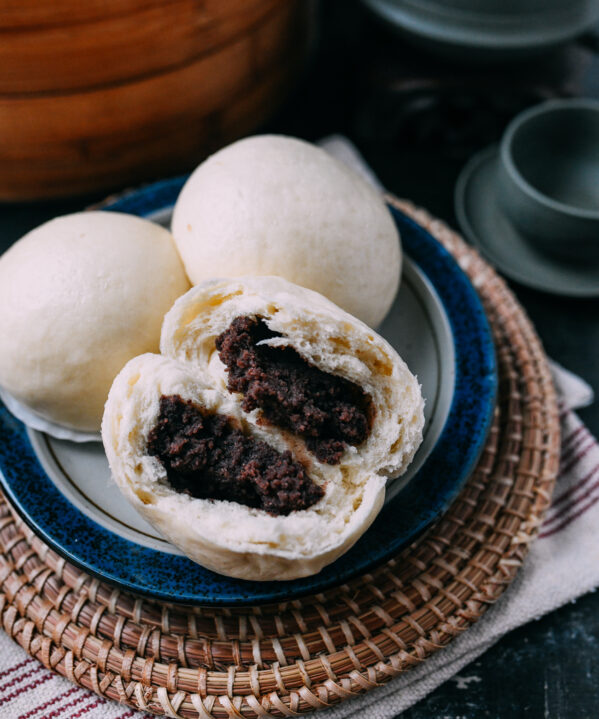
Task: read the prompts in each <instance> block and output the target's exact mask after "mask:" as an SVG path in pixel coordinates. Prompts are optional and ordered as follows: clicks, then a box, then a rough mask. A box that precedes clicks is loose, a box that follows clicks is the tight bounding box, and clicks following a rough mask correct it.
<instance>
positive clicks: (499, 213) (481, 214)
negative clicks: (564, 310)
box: [455, 146, 599, 297]
mask: <svg viewBox="0 0 599 719" xmlns="http://www.w3.org/2000/svg"><path fill="white" fill-rule="evenodd" d="M498 158H499V148H498V147H497V146H493V147H489V148H487V149H486V150H483V151H482V152H479V153H478V154H477V155H475V156H474V157H473V158H472V159H471V160H470V161H469V162H468V164H467V165H466V166H465V167H464V169H463V170H462V172H461V173H460V176H459V178H458V182H457V185H456V189H455V212H456V216H457V219H458V223H459V225H460V228H461V230H462V232H463V233H464V235H465V237H466V239H467V240H468V241H469V242H470V243H471V244H473V245H474V246H475V247H476V248H477V249H478V250H479V251H480V252H481V254H482V255H484V256H485V257H486V258H487V259H488V260H489V261H490V262H491V263H492V264H493V265H494V266H495V267H497V268H498V269H499V270H501V272H503V273H504V274H505V275H507V276H508V277H511V278H512V279H514V280H516V281H517V282H520V283H521V284H523V285H527V286H528V287H533V288H534V289H537V290H543V291H545V292H550V293H552V294H556V295H566V296H568V297H599V263H593V262H588V263H585V262H581V263H575V262H566V261H564V260H560V259H557V258H554V257H551V256H549V255H546V254H544V253H542V252H539V251H538V250H536V249H535V248H534V247H533V246H532V245H530V244H529V243H528V242H527V241H526V239H525V238H524V237H523V236H522V235H521V234H520V233H519V232H518V230H517V229H516V228H515V227H514V226H513V224H512V223H511V222H510V220H509V219H508V218H507V217H506V215H505V214H504V213H503V210H502V209H501V208H500V206H499V204H498V202H497V197H496V181H495V180H496V172H497V163H498Z"/></svg>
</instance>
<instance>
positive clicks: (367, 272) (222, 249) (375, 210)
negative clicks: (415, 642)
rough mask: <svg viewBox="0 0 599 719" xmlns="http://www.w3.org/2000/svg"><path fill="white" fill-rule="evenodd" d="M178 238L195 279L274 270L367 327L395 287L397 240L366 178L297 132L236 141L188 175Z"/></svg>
mask: <svg viewBox="0 0 599 719" xmlns="http://www.w3.org/2000/svg"><path fill="white" fill-rule="evenodd" d="M172 231H173V236H174V238H175V242H176V243H177V247H178V249H179V253H180V254H181V257H182V259H183V264H184V265H185V269H186V271H187V274H188V275H189V277H190V279H191V281H192V283H193V284H194V285H195V284H198V283H200V282H202V281H203V280H206V279H210V278H211V277H238V276H241V275H278V276H280V277H284V278H285V279H287V280H290V281H291V282H294V283H296V284H298V285H301V286H303V287H307V288H309V289H312V290H316V291H317V292H320V293H321V294H323V295H325V296H326V297H328V298H329V299H330V300H332V301H333V302H335V303H336V304H337V305H339V306H340V307H342V308H343V309H344V310H346V311H347V312H349V313H350V314H353V315H355V316H356V317H358V318H359V319H361V320H362V321H363V322H365V323H366V324H368V325H370V326H371V327H377V326H378V325H379V324H380V323H381V322H382V320H383V318H384V316H385V315H386V313H387V311H388V310H389V308H390V306H391V304H392V302H393V299H394V297H395V295H396V293H397V289H398V286H399V277H400V270H401V246H400V242H399V236H398V232H397V229H396V227H395V224H394V222H393V219H392V218H391V215H390V214H389V211H388V210H387V208H386V207H385V204H384V203H383V200H382V199H381V197H380V196H379V195H378V194H377V193H376V191H375V190H374V189H372V188H371V187H370V185H369V184H368V183H367V182H366V181H365V180H363V179H362V178H361V177H359V176H358V175H356V174H355V173H354V172H352V171H351V170H350V169H348V168H347V167H346V166H345V165H343V164H341V163H340V162H338V161H337V160H335V159H333V158H332V157H330V156H329V155H328V154H327V153H326V152H324V150H321V149H319V148H317V147H315V146H314V145H312V144H310V143H307V142H304V141H302V140H297V139H294V138H291V137H283V136H276V135H263V136H256V137H250V138H246V139H244V140H240V141H239V142H236V143H234V144H232V145H229V146H228V147H225V148H224V149H222V150H220V151H219V152H217V153H216V154H214V155H212V156H211V157H210V158H208V159H207V160H206V161H205V162H204V163H202V164H201V165H200V166H199V167H198V168H197V169H196V170H195V172H194V173H193V174H192V175H191V177H190V178H189V180H188V181H187V183H186V184H185V186H184V188H183V190H182V192H181V194H180V195H179V199H178V200H177V204H176V205H175V211H174V216H173V224H172Z"/></svg>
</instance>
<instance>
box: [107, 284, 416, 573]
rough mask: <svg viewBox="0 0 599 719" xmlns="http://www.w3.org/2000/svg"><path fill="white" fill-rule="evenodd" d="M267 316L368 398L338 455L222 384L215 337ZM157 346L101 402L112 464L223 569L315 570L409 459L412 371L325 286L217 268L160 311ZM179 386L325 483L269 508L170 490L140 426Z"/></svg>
mask: <svg viewBox="0 0 599 719" xmlns="http://www.w3.org/2000/svg"><path fill="white" fill-rule="evenodd" d="M243 315H250V316H259V317H262V318H264V320H265V321H266V323H267V325H268V326H269V327H270V328H271V329H272V330H274V331H276V332H280V333H282V334H283V335H284V337H278V338H273V339H270V340H267V342H268V343H269V344H272V345H277V344H284V345H291V346H292V347H294V348H295V349H296V351H297V352H299V354H300V355H302V356H303V357H304V358H305V359H307V360H308V361H310V362H311V363H313V364H314V365H316V366H317V367H319V368H320V369H322V370H324V371H326V372H329V373H332V374H336V375H340V376H343V377H345V378H347V379H349V380H351V381H353V382H356V383H357V384H359V385H360V386H361V387H362V388H363V389H364V391H366V392H367V393H368V394H369V395H370V397H371V399H372V401H373V403H374V407H375V415H374V419H373V425H372V431H371V433H370V435H369V437H368V439H367V440H366V441H365V442H363V443H362V444H361V445H359V446H358V447H352V446H348V447H347V448H346V450H345V452H344V455H343V457H342V459H341V463H340V464H337V465H328V464H324V463H321V462H319V461H318V460H317V459H316V458H315V457H314V456H313V455H312V454H311V453H310V452H308V451H307V449H306V447H305V444H304V442H303V440H301V439H299V438H297V437H293V436H292V435H291V434H290V433H288V432H285V431H284V430H280V429H278V428H276V427H272V426H267V425H264V424H260V423H259V422H258V419H259V415H260V412H259V410H254V411H252V412H250V413H246V412H244V411H243V410H242V409H241V400H242V397H241V395H238V394H232V393H230V392H229V391H228V390H227V388H226V381H227V375H226V370H225V367H224V365H223V364H222V362H221V361H220V359H219V356H218V352H217V350H216V348H215V339H216V337H217V336H218V335H219V334H220V333H221V332H222V331H223V330H225V329H227V328H228V327H229V325H230V323H231V321H232V320H233V319H234V318H235V317H238V316H243ZM161 351H162V355H143V356H141V357H137V358H135V359H133V360H131V362H129V363H128V364H127V365H126V367H125V368H124V369H123V370H122V372H121V373H120V374H119V376H118V377H117V378H116V380H115V382H114V384H113V386H112V388H111V390H110V394H109V397H108V401H107V403H106V409H105V413H104V420H103V423H102V438H103V441H104V447H105V450H106V454H107V456H108V461H109V463H110V467H111V470H112V475H113V477H114V479H115V481H116V482H117V484H118V485H119V487H120V488H121V490H122V491H123V493H124V494H125V496H126V497H127V498H128V499H129V501H130V502H131V503H132V504H133V506H134V507H135V508H136V509H137V510H138V511H139V512H140V513H141V514H142V515H143V516H144V517H145V518H146V519H147V520H148V521H149V522H151V523H152V524H153V525H154V526H155V527H156V528H157V529H158V530H159V531H160V532H161V533H162V534H163V535H164V536H165V537H167V539H169V540H170V541H171V542H172V543H173V544H175V545H177V546H178V547H179V548H180V549H181V550H182V551H183V552H185V554H186V555H187V556H188V557H190V558H191V559H193V560H194V561H195V562H198V563H199V564H202V565H203V566H205V567H208V568H209V569H212V570H214V571H216V572H220V573H221V574H227V575H229V576H234V577H239V578H242V579H255V580H282V579H294V578H296V577H302V576H307V575H310V574H315V573H316V572H318V571H320V569H322V567H324V566H326V565H327V564H329V563H330V562H332V561H333V560H335V559H336V558H337V557H339V556H340V555H341V554H343V553H344V552H346V551H347V550H348V549H349V548H350V547H351V546H352V545H353V544H354V542H355V541H356V540H357V539H358V538H359V537H360V536H361V535H362V534H363V533H364V532H365V531H366V529H367V528H368V527H369V526H370V524H371V523H372V521H373V520H374V518H375V517H376V515H377V513H378V512H379V510H380V508H381V506H382V504H383V499H384V492H385V485H386V482H387V479H388V478H389V477H396V476H397V475H399V474H401V473H402V472H404V471H405V469H406V468H407V466H408V464H409V463H410V461H411V460H412V458H413V456H414V454H415V452H416V450H417V449H418V446H419V445H420V442H421V440H422V427H423V422H424V419H423V400H422V396H421V393H420V387H419V385H418V382H417V380H416V378H415V377H414V376H413V375H412V374H411V373H410V371H409V369H408V368H407V366H406V364H405V363H404V362H403V360H402V359H401V358H400V357H399V356H398V355H397V353H396V352H395V350H394V349H393V348H392V347H391V346H390V345H389V344H388V343H387V342H386V341H385V340H384V339H382V338H381V337H379V336H378V335H377V334H376V333H375V332H374V331H373V330H371V329H370V328H369V327H367V326H366V325H365V324H363V323H362V322H360V321H359V320H357V319H355V318H354V317H351V316H350V315H348V314H347V313H345V312H343V311H342V310H341V309H339V308H338V307H336V306H335V305H334V304H332V303H331V302H329V301H328V300H327V299H325V298H324V297H322V296H321V295H318V294H316V293H315V292H312V291H310V290H306V289H304V288H301V287H298V286H296V285H292V284H291V283H289V282H286V281H285V280H282V279H280V278H278V277H244V278H239V279H232V280H213V281H208V282H206V283H203V284H201V285H199V286H197V287H194V288H193V289H191V290H190V291H189V292H188V293H187V294H185V295H184V296H183V297H181V298H180V299H179V300H177V302H176V303H175V305H174V306H173V308H172V309H171V310H170V312H169V313H168V315H167V316H166V317H165V321H164V325H163V330H162V338H161ZM163 394H164V395H169V394H178V395H180V396H182V397H183V398H184V399H186V400H188V399H189V400H192V401H193V402H195V403H196V404H198V405H199V406H200V407H202V408H204V409H206V410H208V411H211V412H212V411H216V412H220V413H222V414H224V415H226V416H229V417H233V418H234V419H235V420H236V421H237V422H238V423H239V424H240V425H241V426H242V427H243V428H244V430H245V432H246V433H247V434H250V435H252V436H254V437H256V438H259V439H262V440H264V441H266V442H267V443H268V444H270V445H271V446H272V447H274V448H275V449H277V450H279V451H284V450H285V449H290V450H291V451H292V453H293V455H294V458H295V459H296V460H299V461H301V462H302V463H303V464H304V466H305V467H306V470H307V472H308V474H309V475H310V477H311V478H312V479H313V480H314V481H315V482H316V483H317V484H319V485H320V486H322V487H323V488H324V490H325V494H324V497H323V498H322V499H320V500H319V501H318V502H316V503H315V504H314V505H312V506H311V507H309V508H308V509H304V510H301V511H294V512H291V513H290V514H289V515H287V516H272V515H270V514H268V513H267V512H265V511H263V510H259V509H252V508H248V507H246V506H243V505H241V504H238V503H236V502H229V501H224V500H206V499H195V498H192V497H190V496H188V495H186V494H183V493H178V492H176V491H174V490H173V489H172V488H171V486H170V485H169V483H168V479H167V476H166V471H165V469H164V467H163V466H162V464H161V463H160V461H159V460H158V459H156V458H155V457H150V456H149V455H148V454H147V438H148V434H149V432H150V430H151V429H152V428H153V427H154V426H155V424H156V420H157V417H158V414H159V403H160V396H161V395H163Z"/></svg>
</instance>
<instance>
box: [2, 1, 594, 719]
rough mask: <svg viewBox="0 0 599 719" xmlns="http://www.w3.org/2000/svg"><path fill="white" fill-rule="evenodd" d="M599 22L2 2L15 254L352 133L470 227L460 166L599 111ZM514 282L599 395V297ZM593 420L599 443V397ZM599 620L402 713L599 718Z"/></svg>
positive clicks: (527, 642) (556, 619) (520, 644)
mask: <svg viewBox="0 0 599 719" xmlns="http://www.w3.org/2000/svg"><path fill="white" fill-rule="evenodd" d="M597 10H598V8H597V3H596V2H592V1H590V0H570V2H563V1H562V0H520V2H518V1H516V0H484V1H480V0H478V1H477V0H451V1H450V0H445V2H442V1H441V0H439V1H437V2H435V1H434V0H421V1H420V2H419V1H418V0H364V2H358V1H357V0H356V1H348V0H326V1H323V2H321V3H317V2H314V1H313V0H220V1H219V0H203V2H196V1H195V0H118V1H117V0H112V1H111V2H109V1H108V0H86V2H85V3H78V2H75V0H70V2H69V1H67V0H55V1H54V2H45V3H43V2H39V1H38V0H0V200H2V203H1V204H0V250H4V249H6V248H7V247H8V246H9V245H10V244H11V243H12V242H14V241H15V240H16V239H18V238H19V237H20V236H21V235H23V234H24V233H25V232H27V231H28V230H30V229H31V228H33V227H34V226H36V225H38V224H40V223H41V222H43V221H45V220H47V219H49V218H51V217H54V216H56V215H59V214H64V213H66V212H72V211H75V210H78V209H81V208H82V207H84V206H86V205H88V204H90V203H94V202H97V201H99V200H101V199H102V198H103V197H104V196H106V194H107V193H109V192H110V193H114V192H119V191H122V190H124V189H125V188H127V187H131V186H134V185H137V184H139V183H142V182H149V181H152V180H157V179H160V178H162V177H166V176H169V175H173V174H178V173H183V172H187V171H190V170H192V169H193V168H194V167H195V166H196V165H197V164H198V162H199V161H200V160H201V159H202V158H203V157H205V156H206V155H207V154H208V153H210V152H211V151H213V150H215V149H217V148H218V147H221V146H223V145H224V144H227V143H228V142H230V141H231V140H233V139H235V138H236V137H240V136H243V135H246V134H249V133H254V132H277V133H285V134H290V135H296V136H298V137H302V138H305V139H308V140H318V139H320V138H321V137H323V136H326V135H329V134H332V133H342V134H345V135H347V136H348V137H349V138H350V139H351V140H352V141H353V142H354V143H355V144H356V146H357V147H358V149H359V150H360V151H361V152H362V154H363V155H364V157H365V159H366V160H367V162H368V163H369V164H370V165H371V167H372V168H373V170H374V172H375V173H376V174H377V175H378V177H379V178H380V180H381V182H382V183H383V184H384V186H385V187H386V188H387V189H388V190H389V191H390V192H392V193H394V194H396V195H398V196H400V197H405V198H408V199H410V200H412V201H413V202H415V203H416V204H418V205H421V206H422V207H425V208H426V209H427V210H429V212H431V213H432V214H434V215H436V216H437V217H439V218H441V219H442V220H444V221H446V222H448V223H449V224H450V225H451V226H452V227H454V228H455V229H458V225H457V221H456V217H455V213H454V188H455V184H456V180H457V178H458V175H459V173H460V171H461V170H462V168H463V167H464V165H465V163H466V162H467V161H468V159H469V158H471V157H472V156H473V155H474V154H475V153H476V152H478V151H479V150H481V149H483V148H485V147H487V146H488V145H490V144H492V143H496V142H498V141H499V140H500V138H501V135H502V133H503V131H504V129H505V127H506V125H507V124H508V123H509V121H510V120H511V119H512V118H513V117H514V116H515V115H516V114H518V113H519V112H520V111H521V110H523V109H524V108H526V107H529V106H532V105H534V104H537V103H539V102H541V101H543V100H547V99H552V98H563V97H590V98H597V99H599V23H598V22H597ZM597 182H598V183H599V178H598V179H597ZM510 284H511V287H512V289H513V290H514V291H515V293H516V294H517V296H518V298H519V300H520V301H521V303H522V304H523V305H524V307H525V308H526V310H527V311H528V313H529V314H530V316H531V318H532V320H533V322H534V323H535V325H536V327H537V330H538V332H539V334H540V336H541V338H542V340H543V343H544V345H545V348H546V350H547V352H548V354H549V355H550V356H551V357H552V358H554V359H556V360H557V361H559V362H560V363H561V364H563V365H564V366H566V367H567V368H568V369H570V370H572V371H574V372H576V373H577V374H579V375H581V376H582V377H583V378H584V379H586V380H587V381H588V382H589V383H590V384H591V385H592V386H593V388H594V389H595V392H597V391H598V390H599V362H598V361H597V357H598V355H599V311H598V310H599V299H597V298H586V299H575V298H570V297H564V296H555V295H553V294H551V293H550V292H538V291H536V290H533V289H529V288H527V287H524V286H522V285H520V284H518V283H515V282H511V283H510ZM580 416H581V417H582V419H583V420H584V421H585V422H586V423H587V425H588V426H589V428H590V429H591V431H592V432H593V433H594V434H595V435H596V436H597V435H599V410H598V408H597V403H595V404H594V405H593V406H591V407H588V408H586V409H583V410H581V411H580ZM598 610H599V598H597V597H596V596H594V595H591V596H587V597H584V598H583V599H581V600H579V601H578V602H577V603H576V604H575V605H573V606H569V607H565V608H563V609H561V610H559V611H557V612H554V613H553V614H551V615H549V616H548V617H546V618H544V619H543V620H541V621H540V622H538V623H536V624H533V625H529V626H527V627H524V628H522V629H520V630H518V631H516V632H514V633H513V634H511V635H509V636H508V637H506V638H504V639H503V640H502V641H501V642H500V643H499V644H498V645H497V646H495V647H494V648H493V649H491V650H490V651H489V652H487V653H486V654H485V655H484V656H483V657H482V659H481V660H479V661H477V662H476V663H475V664H474V665H472V666H470V667H468V668H467V669H466V670H465V672H464V676H463V677H461V678H460V677H458V678H457V680H452V681H450V682H448V683H447V684H446V685H444V686H442V687H441V688H439V689H438V690H436V691H435V692H434V693H433V694H431V695H430V696H429V697H427V698H426V699H424V700H423V701H421V702H420V703H419V704H418V705H416V706H415V707H413V708H412V709H410V710H409V711H407V712H406V713H405V714H404V715H403V716H404V717H406V719H421V718H424V717H431V716H439V717H441V716H443V717H447V718H448V719H457V718H458V717H507V716H523V715H524V714H526V715H527V716H531V717H536V716H539V717H540V716H544V717H568V718H570V717H572V718H574V717H576V719H578V718H579V717H593V716H599V652H598V651H597V646H598V644H599V611H598ZM468 677H469V678H470V680H469V681H466V679H468ZM460 679H462V681H460Z"/></svg>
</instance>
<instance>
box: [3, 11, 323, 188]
mask: <svg viewBox="0 0 599 719" xmlns="http://www.w3.org/2000/svg"><path fill="white" fill-rule="evenodd" d="M310 20H311V8H310V3H304V2H302V0H205V1H204V2H202V3H198V2H196V1H195V0H160V1H157V0H104V1H103V2H100V1H99V0H90V1H89V2H85V3H80V2H78V1H76V0H55V1H54V2H52V3H39V2H37V0H19V1H18V2H17V0H0V35H1V37H2V41H1V42H0V199H3V200H22V199H35V198H43V197H52V196H64V195H69V194H77V193H84V192H90V191H94V190H100V189H109V188H112V187H116V186H122V185H123V184H127V183H133V182H138V181H140V180H143V179H149V178H152V177H156V176H159V175H161V174H169V173H174V172H180V171H183V170H185V169H189V168H191V167H193V166H194V165H195V164H197V162H198V161H199V160H200V159H201V158H202V157H204V156H205V155H206V154H208V153H209V152H211V151H213V150H214V149H216V148H217V147H219V146H221V145H223V144H226V143H228V142H230V141H231V140H233V139H235V138H237V137H239V136H241V135H243V134H246V133H247V132H250V131H251V130H253V129H254V128H256V127H257V126H258V125H259V124H260V123H262V122H264V121H265V119H266V118H267V117H268V116H269V115H270V114H271V113H272V111H273V110H274V109H275V108H276V106H277V104H278V102H279V101H280V100H281V98H282V96H283V95H284V91H285V90H286V88H288V87H289V85H290V83H291V81H292V79H293V77H294V75H295V74H296V73H297V70H298V68H299V67H300V64H301V60H302V59H303V56H304V54H305V50H306V45H307V38H308V32H309V26H310Z"/></svg>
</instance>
